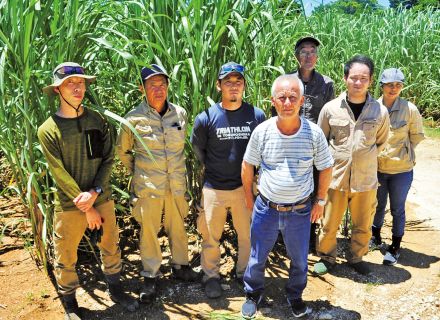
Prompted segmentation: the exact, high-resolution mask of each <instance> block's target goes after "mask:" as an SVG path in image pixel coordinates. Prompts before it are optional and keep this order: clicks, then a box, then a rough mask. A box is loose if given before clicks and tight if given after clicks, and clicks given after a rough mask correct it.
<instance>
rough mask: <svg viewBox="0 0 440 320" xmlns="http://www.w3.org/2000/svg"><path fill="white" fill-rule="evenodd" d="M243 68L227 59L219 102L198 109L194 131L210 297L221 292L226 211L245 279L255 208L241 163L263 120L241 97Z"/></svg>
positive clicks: (203, 260)
mask: <svg viewBox="0 0 440 320" xmlns="http://www.w3.org/2000/svg"><path fill="white" fill-rule="evenodd" d="M245 84H246V81H245V78H244V67H243V66H242V65H239V64H237V63H235V62H228V63H226V64H224V65H223V66H222V67H221V69H220V72H219V75H218V80H217V90H218V91H219V92H221V102H219V103H216V104H214V105H212V106H211V107H210V108H209V109H208V110H206V111H203V112H202V113H200V114H199V115H198V116H197V117H196V119H195V121H194V128H193V132H192V135H191V142H192V145H193V148H194V152H195V153H196V155H197V158H198V159H199V161H200V162H201V163H202V164H204V166H205V175H204V186H203V190H202V195H203V199H202V207H203V210H201V211H200V214H199V217H198V219H197V228H198V230H199V232H200V233H201V234H202V237H203V242H202V254H201V255H202V257H201V265H202V269H203V272H204V276H203V280H202V281H203V283H204V285H205V293H206V296H207V297H208V298H217V297H220V296H221V292H222V289H221V286H220V274H219V263H220V237H221V235H222V233H223V228H224V225H225V222H226V217H227V214H228V213H230V214H231V215H232V220H233V223H234V228H235V230H236V232H237V237H238V257H237V265H236V270H235V274H236V277H237V279H242V278H243V274H244V271H245V269H246V266H247V262H248V259H249V253H250V222H251V211H250V210H249V209H247V208H246V205H245V202H244V191H243V186H242V183H241V163H242V160H243V155H244V152H245V151H246V146H247V143H248V141H249V138H250V136H251V133H252V131H253V130H254V129H255V127H256V126H257V125H258V124H260V123H261V122H263V121H264V120H265V116H264V113H263V111H262V110H260V109H258V108H256V107H253V106H252V105H250V104H248V103H246V102H243V92H244V88H245Z"/></svg>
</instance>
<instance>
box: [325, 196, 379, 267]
mask: <svg viewBox="0 0 440 320" xmlns="http://www.w3.org/2000/svg"><path fill="white" fill-rule="evenodd" d="M376 193H377V190H370V191H365V192H353V193H352V192H349V191H337V190H333V189H329V190H328V203H327V205H326V207H325V210H324V220H323V224H324V226H323V229H322V234H321V235H320V237H319V246H318V254H319V255H320V256H321V257H322V259H324V260H327V261H329V262H331V263H335V262H336V233H337V231H338V228H339V225H340V224H341V220H342V217H343V215H344V213H345V211H346V210H347V206H348V208H349V209H350V213H351V222H352V231H351V255H350V256H349V257H348V258H347V260H348V262H350V263H356V262H360V261H362V257H363V256H364V255H366V254H367V253H368V243H369V241H370V238H371V224H372V223H373V218H374V213H375V210H376V204H377V200H376Z"/></svg>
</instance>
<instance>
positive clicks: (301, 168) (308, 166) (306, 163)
mask: <svg viewBox="0 0 440 320" xmlns="http://www.w3.org/2000/svg"><path fill="white" fill-rule="evenodd" d="M312 166H313V158H302V159H298V170H297V173H298V176H303V175H305V174H307V173H308V172H312V171H311V170H312Z"/></svg>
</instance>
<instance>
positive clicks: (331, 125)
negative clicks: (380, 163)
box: [318, 92, 390, 192]
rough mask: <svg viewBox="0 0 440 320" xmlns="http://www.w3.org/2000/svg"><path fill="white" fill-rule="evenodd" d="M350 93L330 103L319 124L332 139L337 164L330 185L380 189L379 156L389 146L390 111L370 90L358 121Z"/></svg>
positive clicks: (348, 189) (331, 148)
mask: <svg viewBox="0 0 440 320" xmlns="http://www.w3.org/2000/svg"><path fill="white" fill-rule="evenodd" d="M346 98H347V96H346V93H345V92H343V93H342V94H341V95H340V96H339V97H337V98H336V99H334V100H332V101H330V102H328V103H326V104H325V105H324V107H323V108H322V110H321V113H320V114H319V119H318V125H319V126H320V127H321V129H322V131H323V132H324V134H325V136H326V137H327V140H328V142H329V147H330V151H331V153H332V156H333V159H334V160H335V164H334V167H333V178H332V181H331V184H330V188H331V189H334V190H339V191H351V192H363V191H370V190H374V189H377V156H378V154H379V152H381V151H382V149H383V148H384V147H385V142H386V140H387V137H388V132H389V123H390V119H389V117H388V111H387V109H386V108H385V107H384V106H381V105H380V104H379V103H378V102H377V101H376V100H374V99H373V98H372V97H371V96H370V94H368V97H367V101H366V102H365V106H364V107H363V109H362V113H361V114H360V116H359V118H358V120H357V121H355V119H354V115H353V112H352V111H351V109H350V106H349V105H348V104H347V100H346Z"/></svg>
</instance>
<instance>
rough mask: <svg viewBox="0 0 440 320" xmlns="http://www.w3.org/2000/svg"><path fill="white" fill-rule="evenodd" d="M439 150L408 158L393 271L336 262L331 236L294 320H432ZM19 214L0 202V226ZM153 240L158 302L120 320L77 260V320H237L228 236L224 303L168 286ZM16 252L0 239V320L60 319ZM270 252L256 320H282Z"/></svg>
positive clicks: (129, 263) (131, 251)
mask: <svg viewBox="0 0 440 320" xmlns="http://www.w3.org/2000/svg"><path fill="white" fill-rule="evenodd" d="M439 145H440V141H439V140H433V139H427V140H425V141H423V142H422V143H421V145H420V146H419V147H418V149H417V155H418V163H417V166H416V168H415V179H414V184H413V188H412V189H411V191H410V196H409V201H408V203H407V226H406V233H405V237H404V239H403V244H402V246H403V248H402V254H401V257H400V259H399V263H398V264H397V265H396V266H394V267H387V266H383V265H382V259H383V256H382V254H381V253H380V252H379V251H374V252H371V253H369V254H368V255H367V256H366V257H365V260H366V261H367V262H368V263H369V264H370V266H371V267H372V268H373V269H374V272H373V274H372V275H370V276H360V275H358V274H356V273H355V272H354V271H353V270H351V269H350V268H349V267H348V266H347V265H346V263H345V259H344V255H345V253H346V252H347V250H348V247H349V240H348V239H347V238H345V237H343V236H342V235H341V236H340V238H339V239H338V241H339V249H340V250H339V251H340V252H339V256H340V261H339V265H338V267H337V268H336V269H335V270H334V271H333V272H332V273H331V274H327V275H325V276H322V277H316V276H314V275H313V274H312V270H313V263H314V262H316V261H317V260H318V258H317V257H315V256H313V255H309V266H310V268H309V270H310V271H309V278H308V280H309V282H308V285H307V288H306V290H305V292H304V300H306V302H308V303H309V305H310V306H311V307H312V308H313V313H312V314H310V315H309V316H308V317H306V318H304V319H310V320H312V319H313V320H316V319H340V320H356V319H367V320H369V319H372V320H382V319H399V320H409V319H423V320H425V319H428V320H434V319H436V320H439V319H440V262H439V260H440V245H439V243H440V226H439V223H438V222H439V221H440V219H439V213H438V207H439V206H436V205H433V204H436V203H438V199H440V188H438V185H439V184H438V180H439V178H440V175H439V172H440V161H439V160H440V147H439ZM435 201H437V202H435ZM8 210H9V211H8ZM5 212H6V213H5ZM24 212H25V209H24V208H23V207H22V206H20V205H19V202H18V201H17V200H16V199H7V198H0V218H1V219H2V221H1V224H0V226H4V225H5V223H9V224H11V223H16V222H17V219H19V217H20V215H21V216H22V215H23V213H24ZM5 219H8V220H7V221H5ZM14 219H15V220H14ZM17 229H18V230H20V227H17ZM390 229H391V220H390V215H389V214H388V215H387V220H386V226H385V227H384V232H385V234H384V236H385V237H384V238H385V241H387V242H388V243H389V242H390V239H391V231H390ZM17 232H18V231H17ZM21 232H22V233H23V232H24V231H23V230H21ZM123 237H124V236H123ZM123 237H122V238H123ZM24 239H26V238H25V237H24ZM161 239H162V244H163V248H164V250H165V252H164V263H163V268H162V272H163V274H164V276H163V278H162V281H161V282H160V296H159V297H158V298H157V299H156V301H155V302H154V303H152V304H151V305H142V306H141V308H140V310H139V311H138V312H136V313H127V312H124V311H123V310H122V308H121V307H120V306H119V305H115V304H114V303H113V302H111V301H110V300H109V298H108V297H107V295H106V293H105V288H106V287H105V283H104V281H103V276H102V273H101V271H100V269H99V265H98V263H97V262H96V259H95V258H94V257H93V255H90V254H83V255H81V261H80V263H79V267H78V273H79V276H80V280H81V283H82V284H83V285H82V288H81V289H79V290H78V292H77V293H78V294H77V296H78V300H79V304H80V305H81V306H82V307H84V308H85V309H84V311H85V315H86V317H85V319H127V320H128V319H240V308H241V305H242V303H243V301H244V294H243V291H242V289H241V286H240V285H239V284H237V283H236V282H235V281H234V280H233V279H231V277H230V275H231V273H232V270H233V266H234V261H233V259H232V258H231V255H232V256H234V255H235V253H236V251H235V249H234V247H235V245H236V244H235V243H234V241H235V240H234V239H235V237H234V235H233V231H231V230H230V229H229V228H227V230H226V232H225V234H224V242H223V243H224V244H223V245H222V264H223V265H222V269H221V272H222V274H223V275H224V279H223V289H224V295H223V297H222V298H220V299H215V300H210V299H207V298H205V296H204V292H203V288H202V286H201V284H200V283H182V282H180V281H177V280H174V279H172V278H171V275H170V267H169V266H168V263H167V261H168V258H169V251H168V250H167V241H166V237H163V238H161ZM123 240H124V241H123V247H124V250H123V254H124V261H125V263H124V272H123V274H124V279H125V281H124V286H125V288H126V290H127V291H129V292H133V295H136V294H137V292H138V290H139V288H140V286H141V283H140V281H139V279H138V272H139V270H140V267H141V265H140V260H139V251H138V249H137V247H136V232H134V236H131V239H128V240H127V239H123ZM23 245H26V241H25V240H24V241H23V237H17V236H16V235H14V234H9V233H8V234H6V235H4V236H2V237H1V238H0V267H1V268H0V288H1V289H0V319H2V320H3V319H4V320H6V319H45V320H49V319H62V317H63V308H62V305H61V303H60V299H59V297H58V295H57V293H56V290H55V286H54V282H53V280H51V278H50V277H48V276H47V275H46V274H45V273H44V271H42V270H41V269H39V268H38V267H37V266H36V264H35V262H34V260H33V259H32V256H31V252H32V251H31V250H30V249H26V248H23ZM199 248H200V239H199V238H198V237H197V236H196V235H192V236H191V238H190V255H191V257H192V260H191V261H192V265H193V267H194V268H196V269H197V267H199V264H200V263H199V250H200V249H199ZM274 252H275V253H273V254H271V256H270V261H269V263H268V266H267V273H266V295H267V296H268V297H269V298H270V299H271V300H272V301H273V303H272V305H270V306H267V307H264V308H262V309H261V310H260V313H259V319H289V318H292V316H291V313H290V311H289V307H288V305H287V302H286V299H285V296H284V284H285V281H286V278H287V269H288V264H289V262H288V260H287V259H286V255H285V250H284V246H283V245H282V243H277V245H276V247H275V250H274ZM86 309H87V310H86Z"/></svg>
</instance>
